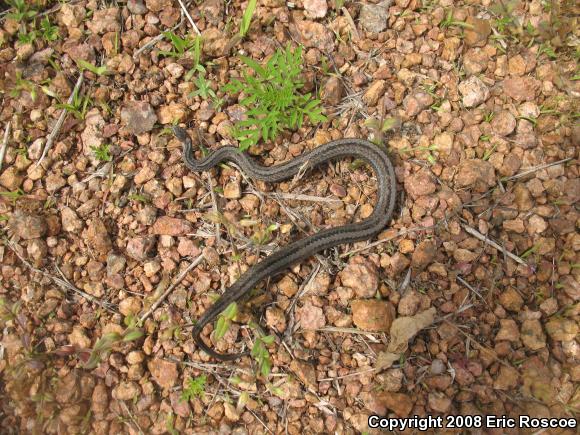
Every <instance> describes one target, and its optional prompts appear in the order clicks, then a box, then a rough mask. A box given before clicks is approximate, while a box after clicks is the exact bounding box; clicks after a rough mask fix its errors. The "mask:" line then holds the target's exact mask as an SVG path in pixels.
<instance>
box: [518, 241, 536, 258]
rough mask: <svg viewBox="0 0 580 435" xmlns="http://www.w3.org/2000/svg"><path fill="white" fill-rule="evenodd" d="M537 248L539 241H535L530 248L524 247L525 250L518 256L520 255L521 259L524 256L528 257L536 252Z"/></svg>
mask: <svg viewBox="0 0 580 435" xmlns="http://www.w3.org/2000/svg"><path fill="white" fill-rule="evenodd" d="M538 249H540V244H539V243H536V244H535V245H534V246H532V247H531V248H529V249H526V250H525V251H524V252H523V253H522V255H520V257H521V258H522V259H526V258H528V257H529V256H530V255H532V254H535V253H536V251H538Z"/></svg>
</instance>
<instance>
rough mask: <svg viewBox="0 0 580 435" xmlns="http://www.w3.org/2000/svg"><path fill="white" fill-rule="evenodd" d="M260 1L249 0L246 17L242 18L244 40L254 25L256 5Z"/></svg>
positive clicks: (241, 35) (241, 33)
mask: <svg viewBox="0 0 580 435" xmlns="http://www.w3.org/2000/svg"><path fill="white" fill-rule="evenodd" d="M257 2H258V0H249V1H248V6H247V7H246V10H245V11H244V16H243V17H242V23H241V24H240V37H242V38H244V37H245V36H246V34H247V33H248V30H250V25H251V24H252V16H253V15H254V11H255V10H256V4H257Z"/></svg>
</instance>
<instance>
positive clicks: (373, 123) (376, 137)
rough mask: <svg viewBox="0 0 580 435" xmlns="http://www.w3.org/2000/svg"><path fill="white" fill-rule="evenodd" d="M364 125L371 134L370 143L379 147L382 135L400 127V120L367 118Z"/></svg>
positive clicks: (382, 138) (382, 139)
mask: <svg viewBox="0 0 580 435" xmlns="http://www.w3.org/2000/svg"><path fill="white" fill-rule="evenodd" d="M365 125H366V126H367V127H368V128H369V129H370V130H371V131H372V132H373V140H372V142H373V143H374V144H375V145H379V144H381V143H383V141H384V135H385V133H386V132H387V131H389V130H392V129H394V128H397V127H398V126H400V125H401V120H399V119H397V118H386V119H381V120H379V119H377V118H368V119H366V120H365Z"/></svg>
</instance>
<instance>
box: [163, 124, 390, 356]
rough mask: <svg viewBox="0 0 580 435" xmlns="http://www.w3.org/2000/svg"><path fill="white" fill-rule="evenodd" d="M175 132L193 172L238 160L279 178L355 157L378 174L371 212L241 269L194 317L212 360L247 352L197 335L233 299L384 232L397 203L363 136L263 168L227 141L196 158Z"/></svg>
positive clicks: (260, 175) (383, 166) (375, 151)
mask: <svg viewBox="0 0 580 435" xmlns="http://www.w3.org/2000/svg"><path fill="white" fill-rule="evenodd" d="M173 132H174V134H175V136H176V137H177V138H178V139H179V140H180V141H181V142H182V143H183V160H184V162H185V164H186V166H187V167H188V168H189V169H191V170H192V171H195V172H203V171H207V170H209V169H211V168H213V167H215V166H216V165H218V164H219V163H221V162H224V161H230V162H234V163H236V164H237V165H238V166H239V167H240V168H241V169H242V171H244V173H246V174H247V175H249V176H250V177H251V178H254V179H257V180H263V181H267V182H269V183H277V182H280V181H283V180H287V179H289V178H292V177H293V176H294V175H296V174H297V173H298V172H299V171H303V170H306V169H312V168H314V167H316V166H318V165H321V164H322V163H325V162H328V161H331V160H337V159H341V158H345V157H354V158H357V159H362V160H364V161H365V162H367V163H368V164H369V165H370V166H371V167H372V169H373V170H374V172H375V175H376V177H377V182H378V189H377V202H376V205H375V208H374V210H373V213H372V214H371V215H370V216H369V217H368V218H367V219H364V220H363V221H361V222H357V223H353V224H348V225H344V226H341V227H337V228H330V229H325V230H322V231H319V232H318V233H316V234H314V235H312V236H309V237H306V238H304V239H301V240H298V241H296V242H293V243H291V244H289V245H287V246H284V247H283V248H281V249H279V250H278V251H276V252H274V253H273V254H271V255H269V256H268V257H266V258H265V259H263V260H262V261H260V262H259V263H257V264H255V265H254V266H252V267H250V268H249V269H248V270H247V271H246V272H245V273H243V274H242V276H240V278H239V279H238V280H237V281H236V282H235V283H234V284H233V285H231V286H230V287H228V288H227V289H226V290H225V292H224V293H223V294H222V295H221V296H220V298H219V299H218V300H217V301H216V302H215V303H214V304H213V305H212V306H211V307H210V308H209V309H208V310H207V311H206V312H205V313H204V314H203V315H202V316H201V318H200V319H199V320H198V321H197V323H196V324H195V325H194V327H193V330H192V334H193V339H194V340H195V342H196V343H197V345H198V346H199V347H200V348H201V349H203V350H204V351H205V352H206V353H207V354H209V355H211V356H212V357H214V358H216V359H219V360H222V361H232V360H235V359H237V358H239V357H240V356H242V355H246V354H247V353H239V354H219V353H217V352H215V351H214V350H212V349H210V348H209V346H207V345H206V344H205V342H204V341H203V340H202V339H201V331H202V330H203V328H204V327H205V325H207V324H208V323H210V322H211V321H212V320H214V319H215V318H216V317H217V316H218V315H219V314H220V313H221V312H222V311H224V310H225V309H226V308H227V307H228V305H230V304H231V303H232V302H235V301H237V300H239V299H240V298H242V297H243V296H245V295H246V294H248V293H249V292H250V291H251V290H252V289H253V288H254V287H255V286H256V285H257V284H258V283H259V282H260V281H262V280H264V279H266V278H271V277H273V276H275V275H277V274H279V273H280V272H283V271H284V270H285V269H287V268H288V267H290V266H291V265H292V264H294V263H297V262H299V261H302V260H304V259H306V258H308V257H311V256H313V255H314V254H316V253H318V252H320V251H323V250H325V249H328V248H332V247H334V246H337V245H342V244H345V243H354V242H359V241H361V240H367V239H370V238H372V237H374V236H375V235H377V234H378V233H379V232H380V231H382V230H383V229H384V228H385V226H386V225H387V223H388V222H389V221H390V219H391V216H392V214H393V209H394V207H395V195H396V192H397V191H396V180H395V172H394V170H393V165H392V164H391V161H390V160H389V157H388V156H387V154H386V152H385V151H384V150H383V149H381V148H380V147H378V146H376V145H374V144H373V143H371V142H369V141H366V140H362V139H340V140H334V141H331V142H328V143H326V144H324V145H321V146H319V147H318V148H315V149H313V150H312V151H309V152H306V153H304V154H302V155H301V156H299V157H296V158H295V159H293V160H290V161H289V162H286V163H282V164H280V165H275V166H271V167H264V166H261V165H258V164H257V163H256V162H255V161H253V160H252V159H251V158H250V157H248V156H247V155H246V154H244V153H241V152H240V151H239V150H238V149H237V148H234V147H229V146H228V147H222V148H219V149H217V150H215V151H213V152H212V153H211V154H209V155H208V156H206V157H203V158H201V159H195V157H194V155H193V145H192V141H191V138H190V137H189V135H188V134H187V132H186V131H185V130H184V129H183V128H181V127H173Z"/></svg>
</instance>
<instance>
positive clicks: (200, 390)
mask: <svg viewBox="0 0 580 435" xmlns="http://www.w3.org/2000/svg"><path fill="white" fill-rule="evenodd" d="M206 381H207V376H205V375H202V376H197V377H195V378H193V379H189V380H188V381H187V387H186V388H184V390H183V391H182V392H181V397H180V400H182V401H184V402H189V401H190V400H191V399H194V398H196V397H203V396H204V394H205V383H206Z"/></svg>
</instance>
